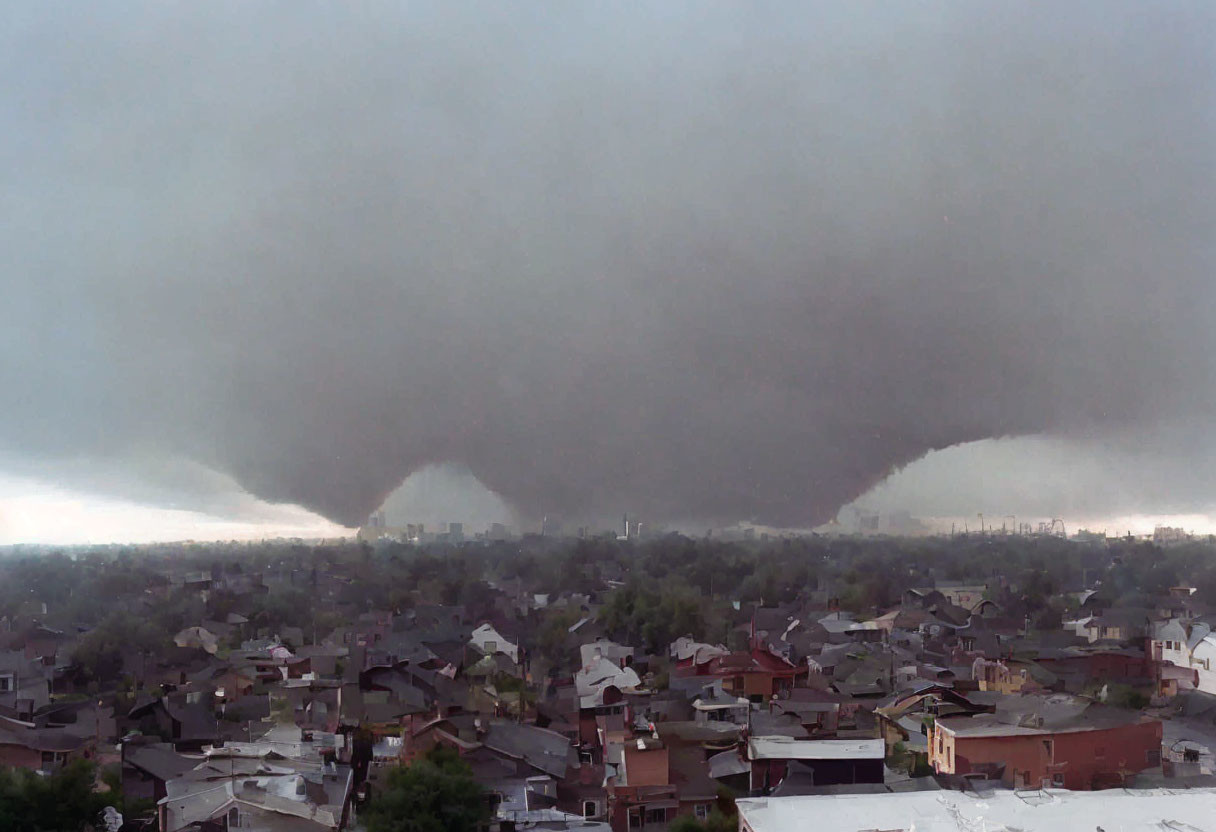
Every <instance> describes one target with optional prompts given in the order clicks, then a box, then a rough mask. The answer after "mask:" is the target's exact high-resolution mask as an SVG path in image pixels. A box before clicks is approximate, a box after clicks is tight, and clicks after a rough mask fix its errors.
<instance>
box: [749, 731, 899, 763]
mask: <svg viewBox="0 0 1216 832" xmlns="http://www.w3.org/2000/svg"><path fill="white" fill-rule="evenodd" d="M747 754H748V757H750V758H751V759H753V760H881V759H883V757H884V756H885V755H886V743H884V742H883V741H882V740H881V739H874V740H800V739H794V738H793V737H782V736H774V737H752V738H751V739H749V740H748V741H747Z"/></svg>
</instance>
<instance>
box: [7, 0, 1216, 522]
mask: <svg viewBox="0 0 1216 832" xmlns="http://www.w3.org/2000/svg"><path fill="white" fill-rule="evenodd" d="M0 21H2V23H0V71H2V72H3V76H4V78H5V79H6V81H5V84H4V85H3V89H2V90H0V166H2V168H3V170H4V171H5V183H4V184H5V186H4V188H3V190H2V191H0V262H2V264H3V276H2V277H0V293H2V297H0V391H2V394H3V407H0V472H2V476H0V542H22V541H26V540H57V539H76V538H75V537H74V535H76V534H78V533H77V532H75V531H70V530H69V529H68V528H67V526H70V525H80V524H86V523H88V522H89V521H88V520H87V518H88V517H93V516H95V513H97V512H100V513H101V514H104V513H105V512H106V511H108V510H110V509H113V508H114V507H115V506H121V511H122V512H124V513H123V514H122V515H121V516H122V517H129V518H130V519H129V522H127V523H125V524H118V523H115V524H112V525H111V526H107V527H104V528H96V529H93V530H92V531H90V532H88V533H87V534H86V536H87V538H88V539H93V540H97V539H107V538H115V539H117V538H121V537H122V535H123V534H124V533H125V534H128V535H130V536H132V537H141V538H156V537H158V536H160V537H164V536H168V537H178V536H181V537H206V536H217V537H233V536H242V535H246V534H248V535H256V534H259V533H264V532H265V530H267V529H272V530H276V532H282V533H288V534H306V535H315V536H322V535H325V534H340V533H343V532H344V531H345V530H346V529H348V528H350V527H354V526H358V525H359V524H360V523H362V522H363V521H364V520H365V519H366V518H367V516H368V515H369V514H370V513H371V512H373V511H375V510H376V509H377V508H378V507H380V506H381V505H382V504H384V502H385V500H386V498H388V497H389V495H390V494H393V492H394V491H396V490H397V489H398V488H399V486H401V485H402V483H403V481H406V479H407V477H409V476H410V475H411V474H412V473H416V472H421V471H423V470H424V469H426V470H431V471H439V472H440V473H439V474H437V475H435V476H437V477H438V478H439V479H438V480H437V481H439V482H441V483H442V487H440V486H435V492H434V493H431V492H427V494H425V495H422V496H425V497H426V498H427V499H431V500H433V501H437V502H434V503H433V504H429V505H428V507H427V508H426V509H425V512H427V513H428V516H429V515H435V516H436V517H437V518H438V519H446V520H460V519H461V517H460V516H458V515H459V514H460V513H461V512H469V513H470V514H472V515H475V516H476V517H478V518H482V519H485V520H486V521H487V522H489V521H499V520H501V519H504V518H511V519H513V521H514V522H517V523H519V524H520V525H529V524H536V523H538V522H539V521H540V519H541V518H543V517H545V516H550V517H561V518H564V519H566V520H567V521H568V522H571V523H574V522H585V523H592V522H612V520H613V518H617V517H619V516H620V514H621V513H622V512H632V513H636V514H637V515H638V516H645V517H647V518H648V519H653V520H655V521H657V522H662V523H670V524H686V525H688V526H696V525H698V524H699V525H700V526H702V527H704V526H705V525H718V524H730V523H735V522H739V521H746V522H752V523H759V524H764V525H767V526H773V527H787V528H808V527H811V526H814V525H816V524H819V523H822V522H824V521H827V520H830V519H831V518H833V517H835V516H837V514H838V512H839V511H840V509H841V507H842V506H846V505H848V504H850V503H853V501H857V500H858V499H859V498H860V503H865V504H866V505H870V506H875V507H890V508H906V509H908V510H911V511H913V512H916V513H919V514H923V515H926V516H939V517H950V516H963V515H967V516H971V517H974V515H975V514H976V512H984V511H986V512H988V513H989V515H990V516H997V515H1031V514H1039V515H1045V516H1055V515H1062V514H1065V513H1071V516H1075V517H1078V518H1083V519H1085V520H1086V521H1087V522H1105V520H1106V519H1107V518H1110V519H1111V522H1112V523H1113V522H1116V519H1120V518H1125V517H1128V516H1131V515H1136V516H1150V515H1153V516H1165V515H1184V516H1187V517H1194V518H1198V519H1196V520H1195V521H1194V523H1195V524H1199V525H1202V524H1203V523H1208V522H1210V520H1209V519H1208V518H1210V517H1211V516H1212V515H1214V514H1216V496H1214V495H1216V491H1214V490H1213V486H1214V485H1216V483H1214V482H1213V475H1212V471H1213V470H1214V466H1213V464H1212V463H1213V462H1214V461H1216V437H1214V436H1213V435H1212V431H1211V425H1212V423H1213V421H1212V417H1213V415H1214V412H1216V335H1214V332H1216V329H1214V328H1213V325H1212V320H1213V309H1216V281H1214V280H1213V267H1214V265H1216V258H1214V254H1216V248H1214V241H1216V235H1214V234H1213V231H1214V220H1216V210H1214V206H1216V202H1214V200H1213V193H1214V186H1216V153H1213V139H1214V138H1216V100H1214V95H1213V93H1214V92H1216V49H1214V48H1213V46H1212V44H1213V43H1216V5H1213V4H1212V3H1210V2H1194V3H1185V2H1176V3H1175V2H1170V3H1162V4H1153V5H1151V6H1149V5H1148V4H1145V3H1142V2H1137V3H1125V2H1117V1H1115V0H1103V1H1102V2H1075V3H1068V4H1039V5H1034V4H1017V5H1014V4H1001V5H992V4H986V3H967V2H929V3H915V4H914V3H814V2H806V1H805V0H800V1H799V2H788V3H786V2H776V3H767V4H751V3H700V2H697V3H691V2H689V3H681V2H661V3H653V4H609V3H594V4H540V3H511V4H489V3H483V4H459V3H448V2H444V3H412V4H408V5H401V6H398V5H392V6H390V5H388V4H385V5H382V6H373V5H361V6H348V5H345V4H333V5H321V4H307V3H304V4H301V3H280V4H273V3H260V4H246V3H208V4H180V5H179V4H148V5H146V6H142V7H139V8H136V7H134V6H132V5H129V4H121V5H120V4H111V3H96V4H89V5H87V6H68V5H66V4H62V5H61V4H54V3H37V4H10V5H9V7H8V8H6V9H5V10H4V11H3V12H0ZM927 455H928V456H927ZM433 466H438V467H437V468H436V467H433ZM896 472H898V473H896ZM893 473H894V474H895V475H894V477H892V478H891V479H889V480H886V478H887V477H888V476H889V475H891V474H893ZM884 480H886V482H885V483H884ZM413 483H414V484H413V485H409V484H407V488H406V489H405V492H404V496H403V495H402V494H398V495H395V498H396V499H397V500H398V503H397V505H399V506H403V507H401V508H400V509H398V510H399V511H400V513H403V514H404V513H407V512H408V511H411V510H419V511H421V510H422V509H421V508H419V507H420V506H421V505H422V504H423V503H422V502H420V500H422V496H419V494H420V492H419V491H418V490H417V479H415V480H414V481H413ZM880 483H882V484H881V485H880ZM875 486H878V487H877V489H876V490H874V491H871V489H873V488H874V487H875ZM411 489H413V490H411ZM411 495H413V496H411ZM863 495H864V496H863ZM90 501H92V502H90ZM401 501H404V503H402V502H401ZM67 504H73V505H77V506H85V508H82V509H81V513H80V514H70V513H65V509H64V508H63V507H64V506H65V505H67ZM90 505H91V506H92V508H88V506H90ZM390 505H392V504H391V503H390ZM411 507H412V508H411ZM86 509H87V510H86ZM114 510H117V509H114ZM128 513H129V514H128ZM112 516H113V515H112ZM401 519H402V520H404V519H406V518H404V517H403V518H401ZM141 524H142V525H141ZM124 529H125V530H126V531H125V532H124Z"/></svg>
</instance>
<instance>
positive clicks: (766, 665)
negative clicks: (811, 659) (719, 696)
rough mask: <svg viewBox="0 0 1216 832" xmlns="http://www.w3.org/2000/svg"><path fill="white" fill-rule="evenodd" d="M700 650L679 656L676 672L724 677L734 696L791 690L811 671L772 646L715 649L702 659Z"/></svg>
mask: <svg viewBox="0 0 1216 832" xmlns="http://www.w3.org/2000/svg"><path fill="white" fill-rule="evenodd" d="M702 655H703V654H702V653H701V652H700V650H698V651H697V652H696V653H694V654H692V656H690V657H689V658H688V659H684V660H680V659H677V662H676V667H675V670H674V671H673V674H674V675H678V676H683V677H691V676H707V677H712V678H716V679H721V680H722V688H723V690H724V691H726V692H727V693H729V694H731V695H733V696H743V697H746V698H747V699H749V700H751V701H752V702H760V701H766V700H768V699H771V698H772V697H773V695H774V694H776V693H779V692H780V691H785V690H790V689H791V688H793V687H794V681H795V680H796V679H798V678H799V677H805V676H806V675H807V668H806V667H802V666H798V665H794V664H791V663H790V662H789V661H788V660H787V659H785V658H783V657H781V656H778V655H776V654H775V653H773V652H772V651H771V650H768V649H767V648H765V647H761V646H759V645H754V646H753V647H752V648H751V650H749V651H746V652H737V653H726V654H722V653H716V652H715V653H714V654H713V655H712V656H710V657H709V658H708V659H706V660H704V661H699V659H700V658H701V656H702Z"/></svg>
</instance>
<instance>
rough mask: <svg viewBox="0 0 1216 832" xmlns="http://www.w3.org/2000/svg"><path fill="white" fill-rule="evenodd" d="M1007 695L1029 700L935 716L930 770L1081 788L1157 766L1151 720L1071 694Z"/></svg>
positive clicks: (1114, 782) (1157, 731)
mask: <svg viewBox="0 0 1216 832" xmlns="http://www.w3.org/2000/svg"><path fill="white" fill-rule="evenodd" d="M1010 699H1011V700H1031V701H1029V702H1010V703H1003V705H1002V706H998V709H997V712H996V713H994V714H976V715H975V716H970V717H967V716H959V717H948V718H944V719H939V720H937V721H936V723H935V724H934V726H933V728H932V730H931V731H930V734H929V762H930V764H931V765H932V766H933V768H934V770H935V771H937V772H939V773H942V774H960V775H982V776H984V777H986V778H987V779H992V780H1001V781H1002V782H1003V783H1004V784H1005V785H1007V786H1011V787H1013V788H1038V787H1040V786H1043V785H1047V786H1052V787H1056V788H1065V789H1073V790H1084V789H1101V788H1110V787H1115V786H1121V785H1123V783H1124V781H1125V779H1126V778H1127V777H1129V776H1130V775H1132V774H1135V773H1137V772H1140V771H1143V770H1145V769H1149V768H1155V767H1156V766H1159V765H1160V764H1161V723H1160V722H1159V721H1158V720H1156V719H1152V718H1151V717H1147V716H1143V715H1141V714H1138V713H1132V712H1126V711H1118V710H1115V709H1111V708H1105V707H1104V706H1101V705H1096V704H1093V703H1087V702H1083V701H1077V700H1072V699H1071V697H1061V696H1055V697H1010ZM1018 705H1023V706H1030V707H1029V708H1019V707H1017V706H1018Z"/></svg>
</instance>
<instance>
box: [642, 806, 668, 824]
mask: <svg viewBox="0 0 1216 832" xmlns="http://www.w3.org/2000/svg"><path fill="white" fill-rule="evenodd" d="M646 822H647V823H667V810H666V809H647V810H646Z"/></svg>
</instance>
